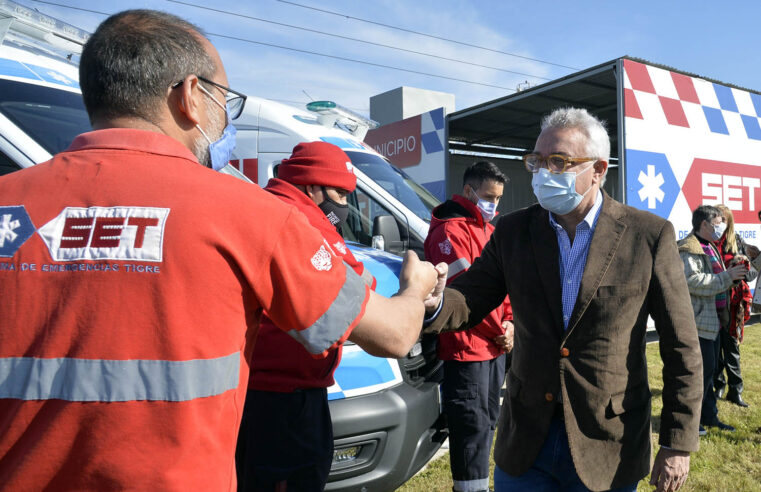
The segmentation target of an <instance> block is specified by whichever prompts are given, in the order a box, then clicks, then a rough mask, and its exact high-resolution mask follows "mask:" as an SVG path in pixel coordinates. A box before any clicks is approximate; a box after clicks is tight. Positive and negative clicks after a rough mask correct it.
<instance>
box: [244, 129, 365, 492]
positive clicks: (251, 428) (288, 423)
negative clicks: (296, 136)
mask: <svg viewBox="0 0 761 492" xmlns="http://www.w3.org/2000/svg"><path fill="white" fill-rule="evenodd" d="M277 176H278V177H277V178H273V179H271V180H270V181H269V182H268V183H267V187H266V188H265V190H266V191H269V192H270V193H272V194H273V195H275V196H277V197H278V198H280V199H281V200H283V201H284V202H286V203H288V204H290V205H294V206H295V207H296V208H297V209H298V210H299V211H301V212H302V213H303V214H304V215H305V216H306V217H307V219H308V221H309V223H310V224H311V225H312V226H314V227H315V228H316V229H317V230H319V231H320V232H321V233H322V236H323V237H324V238H325V241H326V242H327V244H328V245H329V246H330V248H331V250H332V251H333V253H334V254H335V255H336V256H339V257H342V259H343V261H344V262H345V263H346V264H347V265H349V266H350V267H351V268H352V269H354V271H356V272H357V274H359V275H360V276H362V278H363V279H364V280H365V282H366V283H367V284H369V285H370V286H371V287H373V288H374V287H375V279H374V278H373V277H372V275H370V273H369V272H366V271H365V269H364V266H363V265H362V263H360V262H358V261H357V260H356V258H354V255H352V254H351V251H350V250H349V249H348V248H347V247H346V244H345V243H344V240H343V238H342V237H341V235H340V234H339V233H338V229H340V227H341V225H342V224H343V222H344V221H345V220H346V217H347V216H348V212H349V205H348V204H347V199H346V197H347V195H348V194H349V193H351V192H352V191H354V189H355V188H356V186H357V177H356V176H355V175H354V173H353V172H352V165H351V161H350V160H349V157H348V156H347V155H346V154H345V153H344V152H343V151H342V150H341V149H339V148H338V147H336V146H335V145H332V144H329V143H326V142H308V143H300V144H298V145H297V146H296V147H295V148H294V149H293V154H292V155H291V157H290V159H286V160H284V161H283V162H282V163H281V164H280V166H278V169H277ZM286 330H287V328H286ZM340 359H341V346H340V345H339V346H338V347H337V348H335V349H333V350H331V351H330V353H329V354H328V356H327V357H326V358H324V359H315V358H314V357H312V356H311V355H309V354H308V353H307V351H306V350H304V348H303V347H302V346H301V345H300V344H299V343H298V342H297V341H295V340H294V339H293V338H292V337H290V336H289V335H287V334H286V332H285V331H283V330H282V329H281V328H278V327H277V326H276V325H275V324H274V323H273V322H272V320H271V319H269V318H268V317H266V316H263V317H262V322H261V328H260V331H259V337H258V339H257V341H256V346H255V348H254V359H253V362H252V364H251V373H250V376H249V381H248V394H247V395H246V404H245V407H244V410H243V421H242V423H241V430H240V434H239V436H238V448H237V451H236V461H237V471H238V490H241V491H243V490H246V491H272V490H299V491H308V490H319V491H321V490H322V489H323V487H324V486H325V482H326V480H327V478H328V473H329V472H330V464H331V462H332V460H333V428H332V423H331V419H330V410H329V407H328V399H327V387H328V386H331V385H332V384H333V372H334V371H335V369H336V367H338V362H339V361H340Z"/></svg>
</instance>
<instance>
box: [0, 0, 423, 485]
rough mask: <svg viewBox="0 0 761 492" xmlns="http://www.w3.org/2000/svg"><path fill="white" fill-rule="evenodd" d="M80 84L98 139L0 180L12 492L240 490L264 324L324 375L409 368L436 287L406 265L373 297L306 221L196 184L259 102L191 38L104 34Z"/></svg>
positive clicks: (189, 31)
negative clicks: (235, 125) (239, 458)
mask: <svg viewBox="0 0 761 492" xmlns="http://www.w3.org/2000/svg"><path fill="white" fill-rule="evenodd" d="M80 84H81V87H82V94H83V97H84V101H85V106H86V107H87V111H88V114H89V116H90V120H91V122H92V124H93V128H94V131H92V132H89V133H85V134H82V135H80V136H78V137H77V138H76V139H75V140H74V142H73V143H72V144H71V146H70V147H69V149H67V150H66V151H64V152H62V153H60V154H58V155H56V156H55V157H54V158H53V159H52V160H50V161H49V162H46V163H44V164H40V165H37V166H34V167H32V168H29V169H25V170H22V171H18V172H16V173H11V174H9V175H6V176H3V177H2V178H0V298H2V302H0V320H2V321H1V322H0V323H1V324H2V329H1V330H0V488H2V489H6V490H42V489H50V490H111V489H134V490H214V491H219V490H228V491H232V490H235V486H236V478H235V468H234V467H235V461H234V451H235V444H236V438H237V430H238V426H239V424H240V418H241V414H242V411H243V402H244V400H245V392H246V383H247V382H248V363H247V361H248V359H249V357H250V355H251V352H252V349H253V340H254V338H255V336H256V333H257V330H258V326H259V318H260V316H261V312H262V310H266V311H267V313H268V315H269V317H270V318H271V319H272V320H273V321H274V322H275V323H276V324H277V325H278V326H280V327H287V330H288V334H289V335H290V336H291V337H293V338H294V339H296V340H298V341H299V342H300V343H302V344H303V345H304V346H305V347H306V349H307V350H308V351H309V352H310V353H312V354H313V355H315V356H317V357H320V356H325V355H327V354H328V353H330V351H331V350H333V349H334V348H335V347H337V346H338V345H339V344H341V343H342V342H343V341H345V340H346V339H347V338H348V339H351V340H353V341H355V342H356V343H358V344H359V345H360V346H362V347H363V348H365V350H367V351H368V352H370V353H374V354H378V355H390V354H394V355H396V356H401V355H403V354H405V353H407V351H409V349H410V348H411V346H412V344H413V343H414V342H415V341H416V340H417V338H418V335H419V330H420V325H421V323H422V319H423V312H424V303H423V299H424V297H425V296H426V293H427V292H428V291H430V289H431V288H432V287H433V284H434V282H435V276H436V275H435V273H434V270H433V268H432V267H431V266H430V265H428V264H425V263H421V262H419V261H416V259H414V258H412V257H411V256H410V257H408V258H407V264H406V265H405V266H404V267H403V271H402V274H401V278H400V285H401V289H400V294H401V295H399V296H396V297H394V298H392V299H386V298H383V297H381V296H377V295H375V294H374V293H373V292H371V291H370V289H369V287H368V286H367V285H366V284H365V283H364V282H363V281H362V279H361V277H360V276H359V275H357V274H356V273H355V272H354V271H353V270H352V269H351V268H346V266H345V265H344V263H343V262H342V261H341V259H340V258H338V257H336V256H335V255H334V254H333V253H332V252H331V250H330V249H329V248H328V247H327V245H326V244H325V242H324V239H323V237H322V236H321V235H320V234H319V232H318V231H316V230H315V229H314V228H312V227H311V226H310V225H309V224H308V222H307V220H306V219H305V218H304V216H303V215H302V214H301V213H299V212H298V211H297V210H296V209H295V208H294V207H290V206H287V205H286V204H284V203H282V202H281V201H280V200H278V199H276V198H275V197H273V196H272V195H270V194H269V193H266V192H264V191H263V190H261V189H259V188H258V187H256V186H254V185H251V184H248V183H244V182H242V181H238V180H236V179H234V178H231V177H230V176H225V175H223V174H219V173H216V172H214V171H212V170H211V169H208V168H206V167H204V166H203V165H201V164H199V161H200V162H201V163H202V164H206V165H209V164H212V165H214V166H215V167H216V165H218V164H220V163H224V162H226V161H225V159H226V156H227V155H229V149H230V148H231V144H234V132H233V131H231V130H230V126H231V125H230V122H229V120H230V119H232V118H235V117H237V116H238V115H239V114H240V110H241V109H242V104H243V103H244V99H242V98H240V99H236V97H235V93H233V92H232V91H231V90H229V89H227V88H226V87H225V86H227V85H228V82H227V77H226V75H225V70H224V68H223V66H222V62H221V60H220V58H219V55H218V53H217V51H216V50H215V49H214V47H213V46H212V45H211V43H210V42H209V41H208V40H207V39H206V38H204V37H203V36H202V35H201V34H200V31H199V30H198V29H197V28H195V27H194V26H192V25H191V24H188V23H186V22H185V21H183V20H181V19H179V18H177V17H175V16H172V15H169V14H165V13H160V12H155V11H147V10H136V11H126V12H122V13H120V14H116V15H114V16H112V17H110V18H108V19H107V20H106V21H104V22H103V24H101V25H100V26H99V27H98V29H97V30H96V32H95V33H94V34H93V35H92V37H91V38H90V40H89V41H88V42H87V44H86V45H85V47H84V51H83V52H82V57H81V65H80ZM225 124H227V125H228V127H227V128H225ZM231 135H232V137H231ZM241 209H243V210H247V211H250V212H251V213H249V214H244V215H240V214H232V213H231V211H232V210H241ZM284 329H286V328H284Z"/></svg>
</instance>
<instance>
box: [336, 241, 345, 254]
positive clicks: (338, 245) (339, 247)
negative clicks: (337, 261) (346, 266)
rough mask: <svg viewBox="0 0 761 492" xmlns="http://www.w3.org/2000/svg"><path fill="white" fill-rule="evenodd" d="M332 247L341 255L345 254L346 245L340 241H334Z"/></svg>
mask: <svg viewBox="0 0 761 492" xmlns="http://www.w3.org/2000/svg"><path fill="white" fill-rule="evenodd" d="M333 247H334V248H336V251H338V252H339V253H341V254H342V255H345V254H346V245H345V244H343V243H341V241H336V244H334V245H333Z"/></svg>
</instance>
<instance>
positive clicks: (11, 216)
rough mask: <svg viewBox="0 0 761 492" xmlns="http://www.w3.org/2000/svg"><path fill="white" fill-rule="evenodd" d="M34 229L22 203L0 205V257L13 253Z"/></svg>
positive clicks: (8, 256) (30, 235)
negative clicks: (6, 205)
mask: <svg viewBox="0 0 761 492" xmlns="http://www.w3.org/2000/svg"><path fill="white" fill-rule="evenodd" d="M34 231H35V227H34V224H32V219H31V218H30V217H29V214H28V213H27V212H26V209H25V208H24V206H23V205H12V206H8V207H0V257H2V258H10V257H12V256H13V255H15V254H16V251H18V250H19V248H21V245H23V244H24V243H25V242H26V241H27V239H29V238H30V237H32V235H33V234H34Z"/></svg>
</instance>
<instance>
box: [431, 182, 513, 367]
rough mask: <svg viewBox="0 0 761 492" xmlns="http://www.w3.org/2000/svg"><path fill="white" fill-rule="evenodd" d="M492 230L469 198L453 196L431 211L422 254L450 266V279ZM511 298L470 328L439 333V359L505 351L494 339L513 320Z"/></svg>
mask: <svg viewBox="0 0 761 492" xmlns="http://www.w3.org/2000/svg"><path fill="white" fill-rule="evenodd" d="M493 231H494V226H493V225H492V224H490V223H488V222H484V219H483V217H482V215H481V211H480V210H479V209H478V207H476V206H475V205H474V204H473V203H472V202H471V201H470V200H467V199H466V198H464V197H462V196H460V195H454V196H453V197H452V199H451V200H447V201H446V202H444V203H442V204H441V205H439V206H438V207H436V208H435V209H434V210H433V217H432V218H431V226H430V228H429V230H428V237H427V238H426V240H425V245H424V247H425V257H426V259H427V260H428V261H430V262H431V263H433V264H434V265H435V264H437V263H440V262H442V261H443V262H445V263H447V264H448V265H449V278H448V279H447V283H449V282H451V281H452V280H453V279H454V278H455V277H457V275H459V274H460V273H462V272H464V271H465V270H467V269H468V267H470V265H471V263H473V260H475V259H476V258H477V257H478V256H480V255H481V250H482V249H483V248H484V246H486V243H487V241H489V238H490V237H491V234H492V232H493ZM512 319H513V310H512V308H511V307H510V299H508V298H505V302H504V304H503V305H502V306H500V307H498V308H497V309H495V310H494V311H492V312H491V313H489V315H488V316H487V317H486V318H484V320H483V321H482V322H481V323H479V324H478V325H476V326H474V327H473V328H471V329H470V330H465V331H460V332H452V333H443V334H441V335H439V358H440V359H442V360H459V361H481V360H489V359H493V358H495V357H497V356H499V355H500V354H502V353H503V352H504V350H503V349H502V348H501V347H500V346H499V345H497V344H496V343H495V342H494V339H495V338H496V337H498V336H500V335H503V334H504V333H505V330H504V329H503V328H502V321H504V320H512Z"/></svg>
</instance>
